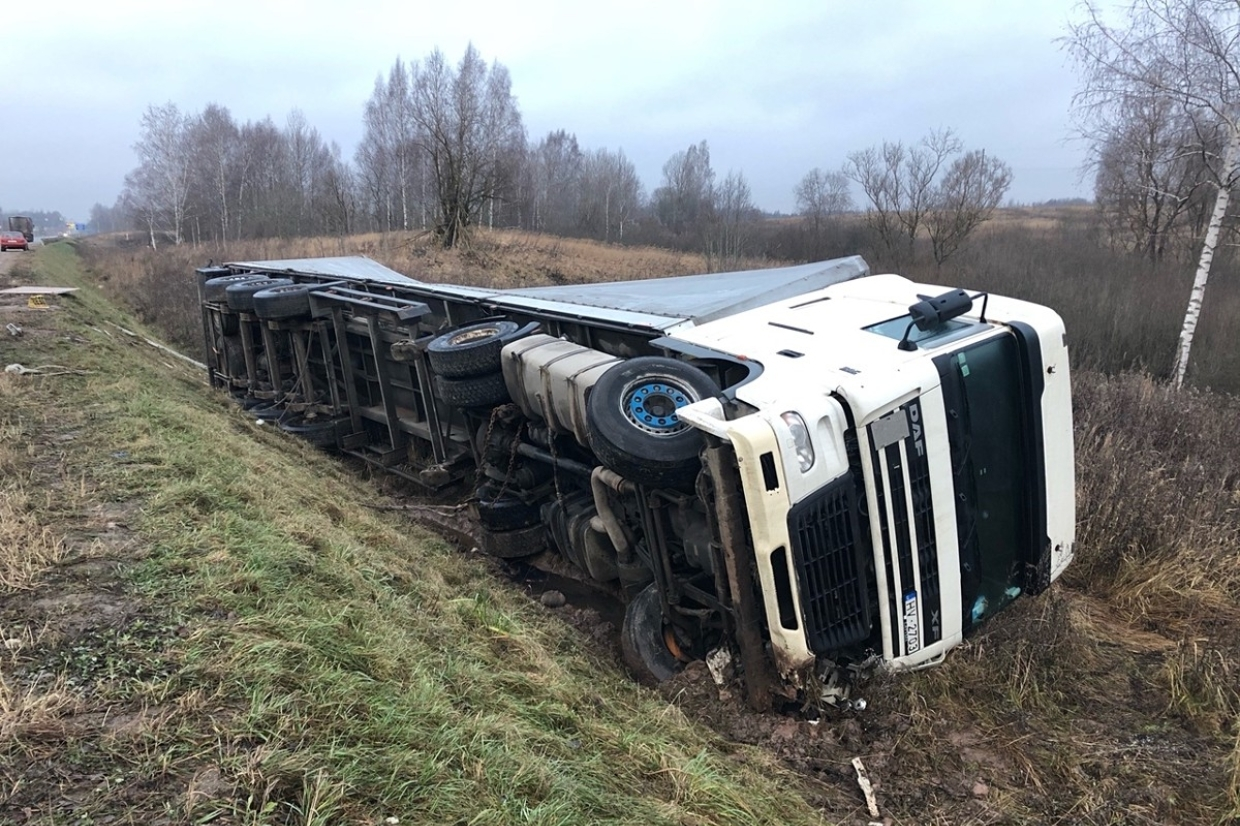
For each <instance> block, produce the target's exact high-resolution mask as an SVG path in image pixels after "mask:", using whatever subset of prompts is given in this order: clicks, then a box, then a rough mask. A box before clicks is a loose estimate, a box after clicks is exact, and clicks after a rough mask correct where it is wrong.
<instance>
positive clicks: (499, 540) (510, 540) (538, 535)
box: [478, 525, 547, 559]
mask: <svg viewBox="0 0 1240 826" xmlns="http://www.w3.org/2000/svg"><path fill="white" fill-rule="evenodd" d="M478 549H479V550H481V551H482V552H483V553H484V554H486V555H487V556H493V557H496V558H497V559H519V558H521V557H523V556H533V555H534V554H536V553H541V552H542V551H545V550H546V549H547V529H546V528H544V527H543V526H542V525H532V526H530V527H528V528H520V529H518V530H515V531H483V532H482V539H481V541H480V542H479V543H478Z"/></svg>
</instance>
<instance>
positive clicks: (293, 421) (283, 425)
mask: <svg viewBox="0 0 1240 826" xmlns="http://www.w3.org/2000/svg"><path fill="white" fill-rule="evenodd" d="M340 425H341V421H340V420H339V419H310V420H307V419H306V418H305V417H303V416H296V417H291V418H289V419H287V420H285V421H281V422H280V429H281V430H283V431H284V432H285V433H291V434H292V435H294V436H299V437H300V438H302V439H305V440H306V441H307V442H309V443H310V444H312V445H314V446H316V447H335V446H336V444H337V436H338V434H339V432H340Z"/></svg>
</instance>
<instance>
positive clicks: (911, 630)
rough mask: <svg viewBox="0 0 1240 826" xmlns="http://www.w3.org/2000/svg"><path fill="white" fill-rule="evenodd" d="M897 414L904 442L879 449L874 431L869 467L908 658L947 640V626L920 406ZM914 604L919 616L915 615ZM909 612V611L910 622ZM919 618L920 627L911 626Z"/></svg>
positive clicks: (891, 596) (896, 625)
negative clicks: (900, 418)
mask: <svg viewBox="0 0 1240 826" xmlns="http://www.w3.org/2000/svg"><path fill="white" fill-rule="evenodd" d="M895 415H897V416H903V417H904V424H903V425H902V427H903V431H902V435H901V438H899V439H895V440H893V441H888V442H887V443H886V444H881V445H880V446H877V447H876V446H875V435H876V434H875V431H874V429H873V427H874V426H873V425H871V426H870V429H869V435H870V467H871V468H872V469H873V471H874V489H875V492H876V495H877V499H878V502H877V503H876V504H877V506H878V517H879V525H880V526H881V528H880V536H879V539H880V541H881V542H882V548H883V561H884V567H885V569H886V572H887V599H888V606H889V609H890V619H891V644H892V649H893V650H894V651H896V652H898V653H903V654H909V653H913V652H915V651H918V650H920V649H921V648H923V647H925V646H927V645H930V644H931V643H934V642H938V641H939V640H940V639H942V637H943V626H942V618H941V592H940V582H939V559H938V543H937V541H936V538H935V531H934V506H933V502H932V501H931V493H930V461H929V459H928V458H927V457H926V448H925V441H924V439H923V431H922V427H921V416H922V411H921V404H920V402H918V401H912V402H909V403H908V404H906V405H904V406H903V407H901V408H899V409H898V410H897V411H896V412H895ZM885 418H889V417H885ZM894 429H896V430H899V429H900V428H899V427H895V428H894ZM892 430H893V426H892V425H891V424H888V425H887V426H886V428H885V429H884V433H887V434H890V433H891V432H892ZM901 448H903V450H902V449H901ZM884 489H886V490H887V491H889V492H890V500H891V501H890V502H887V501H886V500H887V498H888V497H887V496H886V495H885V494H884ZM910 502H911V507H910ZM888 506H890V513H888ZM889 517H890V523H889V522H888V518H889ZM889 525H890V527H889ZM915 572H916V573H915ZM897 577H898V582H897ZM919 580H920V588H918V581H919ZM914 605H915V606H916V611H915V614H913V613H911V612H912V611H913V606H914ZM906 611H908V612H910V615H909V616H908V617H907V618H906V614H905V612H906ZM914 616H915V619H916V624H915V626H914V625H912V624H911V620H912V618H913V617H914Z"/></svg>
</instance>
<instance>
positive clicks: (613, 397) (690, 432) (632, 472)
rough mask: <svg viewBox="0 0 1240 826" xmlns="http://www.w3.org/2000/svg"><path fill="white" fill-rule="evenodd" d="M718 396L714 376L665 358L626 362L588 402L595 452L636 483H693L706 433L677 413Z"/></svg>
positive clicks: (606, 377) (603, 379)
mask: <svg viewBox="0 0 1240 826" xmlns="http://www.w3.org/2000/svg"><path fill="white" fill-rule="evenodd" d="M718 392H719V388H718V386H717V385H716V384H715V382H714V381H713V380H712V379H711V378H710V376H708V375H706V374H705V373H703V372H702V371H701V370H699V369H697V368H696V367H693V366H691V365H688V364H685V363H684V362H682V361H677V360H675V359H670V358H663V357H661V356H643V357H641V358H635V359H629V360H628V361H623V362H621V363H620V364H617V365H616V366H615V367H612V368H611V369H610V370H608V371H607V372H606V373H604V374H603V375H602V376H601V377H600V378H599V380H598V381H597V382H596V383H595V385H594V389H593V390H592V391H591V392H590V397H589V399H588V400H587V402H586V414H587V420H588V421H589V424H590V427H589V430H588V433H587V437H588V440H589V442H590V449H591V450H593V451H594V455H595V456H597V457H598V459H599V461H601V462H602V463H603V464H604V465H606V466H607V467H609V468H611V469H612V470H614V471H615V472H616V473H619V474H620V475H621V476H624V477H626V478H629V479H632V480H633V481H635V482H640V483H642V484H646V485H653V486H657V487H679V486H682V485H686V484H691V483H692V481H693V479H694V477H695V476H696V475H697V474H696V470H697V459H698V452H699V451H700V450H701V449H702V434H701V433H699V432H698V431H697V430H695V429H693V428H692V427H690V426H689V425H688V424H687V423H686V422H682V421H681V420H680V418H679V417H678V416H677V415H676V410H677V409H678V408H681V407H684V406H685V405H688V404H692V403H694V402H697V401H701V400H702V399H705V398H709V397H711V396H713V395H715V394H716V393H718Z"/></svg>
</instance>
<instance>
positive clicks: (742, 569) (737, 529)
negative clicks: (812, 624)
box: [703, 437, 782, 711]
mask: <svg viewBox="0 0 1240 826" xmlns="http://www.w3.org/2000/svg"><path fill="white" fill-rule="evenodd" d="M707 441H708V443H709V446H708V447H707V448H706V450H705V451H704V452H703V453H704V456H705V459H706V468H707V471H708V472H709V473H710V476H711V480H712V481H713V483H714V486H715V516H716V519H717V520H718V523H719V537H720V541H721V544H722V545H723V560H724V565H725V567H726V568H727V572H728V587H729V590H730V591H731V594H732V600H731V601H732V610H733V613H734V617H735V620H736V622H735V626H736V644H737V647H738V648H739V649H740V655H741V667H742V668H744V670H745V700H746V702H748V704H749V707H750V708H752V709H753V710H754V711H769V710H770V708H771V702H772V699H773V697H774V696H776V695H780V696H782V692H780V691H779V688H778V681H777V679H776V677H775V674H774V672H773V671H772V670H771V663H770V661H769V659H768V658H767V656H766V650H765V646H764V644H763V641H762V633H761V631H760V629H761V627H762V624H761V622H762V620H761V612H760V611H759V606H758V605H757V600H756V599H755V596H754V595H755V593H756V591H755V588H754V577H753V568H752V566H751V564H750V559H751V557H752V556H753V553H752V551H751V549H750V547H749V542H748V541H747V539H746V534H745V513H744V507H745V506H744V501H743V499H742V497H741V477H740V472H739V471H738V470H737V468H736V461H735V458H734V456H735V454H734V453H733V452H732V448H731V446H730V445H726V444H725V443H723V442H722V441H720V440H719V439H716V438H713V437H711V438H708V440H707Z"/></svg>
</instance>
